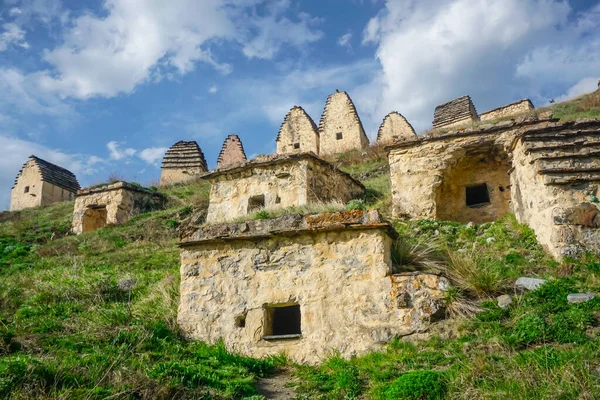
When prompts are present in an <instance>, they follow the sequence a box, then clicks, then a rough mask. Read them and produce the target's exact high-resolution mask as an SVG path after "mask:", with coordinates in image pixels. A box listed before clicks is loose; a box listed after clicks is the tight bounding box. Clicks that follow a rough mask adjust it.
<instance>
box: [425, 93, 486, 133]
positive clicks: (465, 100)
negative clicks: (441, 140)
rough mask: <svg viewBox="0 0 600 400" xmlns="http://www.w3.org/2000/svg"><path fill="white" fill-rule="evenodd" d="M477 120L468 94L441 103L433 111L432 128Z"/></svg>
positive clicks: (447, 127) (462, 124)
mask: <svg viewBox="0 0 600 400" xmlns="http://www.w3.org/2000/svg"><path fill="white" fill-rule="evenodd" d="M477 121H479V116H478V115H477V110H476V109H475V106H474V105H473V102H472V101H471V97H469V96H462V97H459V98H458V99H454V100H452V101H449V102H447V103H444V104H441V105H439V106H437V107H436V108H435V111H434V113H433V129H442V128H443V129H449V128H454V127H457V126H468V125H471V124H472V123H473V122H477Z"/></svg>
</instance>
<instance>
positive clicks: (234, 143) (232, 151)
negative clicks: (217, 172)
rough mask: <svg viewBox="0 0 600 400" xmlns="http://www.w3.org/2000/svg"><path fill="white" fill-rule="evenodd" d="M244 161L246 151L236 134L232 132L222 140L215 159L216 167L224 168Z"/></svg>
mask: <svg viewBox="0 0 600 400" xmlns="http://www.w3.org/2000/svg"><path fill="white" fill-rule="evenodd" d="M244 161H246V152H245V151H244V146H243V145H242V141H241V140H240V138H239V136H238V135H235V134H233V133H232V134H231V135H229V136H227V139H225V142H223V147H222V148H221V152H220V153H219V158H218V159H217V168H224V167H227V166H229V165H234V164H239V163H242V162H244Z"/></svg>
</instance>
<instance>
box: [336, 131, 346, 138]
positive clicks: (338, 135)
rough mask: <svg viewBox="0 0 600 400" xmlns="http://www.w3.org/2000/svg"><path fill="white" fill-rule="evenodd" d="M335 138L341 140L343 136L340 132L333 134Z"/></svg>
mask: <svg viewBox="0 0 600 400" xmlns="http://www.w3.org/2000/svg"><path fill="white" fill-rule="evenodd" d="M335 138H336V139H337V140H342V139H343V138H344V135H343V134H342V132H338V133H336V134H335Z"/></svg>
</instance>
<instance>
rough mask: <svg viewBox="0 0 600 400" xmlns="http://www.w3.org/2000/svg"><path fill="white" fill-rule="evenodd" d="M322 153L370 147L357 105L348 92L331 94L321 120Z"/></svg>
mask: <svg viewBox="0 0 600 400" xmlns="http://www.w3.org/2000/svg"><path fill="white" fill-rule="evenodd" d="M319 138H320V153H319V154H320V155H329V154H337V153H343V152H346V151H350V150H361V149H366V148H368V147H369V139H368V138H367V135H366V134H365V130H364V129H363V125H362V122H361V121H360V118H359V116H358V113H357V112H356V107H354V103H353V102H352V99H351V98H350V96H348V93H346V92H339V91H336V93H333V94H331V95H330V96H329V97H328V98H327V102H326V103H325V109H324V111H323V115H322V116H321V121H320V122H319Z"/></svg>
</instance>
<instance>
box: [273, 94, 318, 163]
mask: <svg viewBox="0 0 600 400" xmlns="http://www.w3.org/2000/svg"><path fill="white" fill-rule="evenodd" d="M276 141H277V154H288V153H305V152H309V151H310V152H313V153H315V154H319V131H318V128H317V125H316V124H315V122H314V121H313V120H312V118H311V117H310V116H309V115H308V114H307V113H306V111H304V109H303V108H302V107H299V106H294V107H293V108H292V109H291V110H290V112H289V113H287V115H286V116H285V118H284V119H283V123H282V124H281V127H280V128H279V133H278V134H277V139H276Z"/></svg>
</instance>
